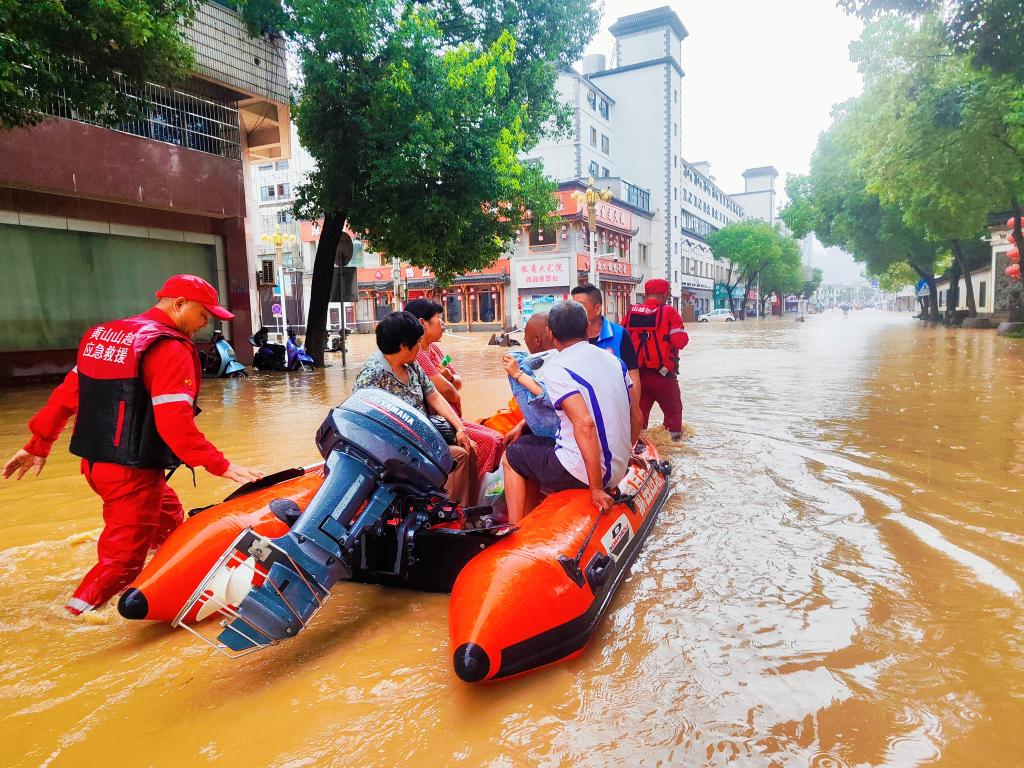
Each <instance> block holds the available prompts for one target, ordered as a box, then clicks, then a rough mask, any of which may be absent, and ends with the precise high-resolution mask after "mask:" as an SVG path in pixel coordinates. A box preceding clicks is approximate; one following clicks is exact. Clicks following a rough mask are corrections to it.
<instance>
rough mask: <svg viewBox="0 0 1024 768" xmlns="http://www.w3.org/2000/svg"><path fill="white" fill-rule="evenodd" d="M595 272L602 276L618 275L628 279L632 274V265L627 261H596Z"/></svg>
mask: <svg viewBox="0 0 1024 768" xmlns="http://www.w3.org/2000/svg"><path fill="white" fill-rule="evenodd" d="M597 271H598V272H600V273H601V274H602V275H619V276H621V277H630V276H632V274H633V265H632V264H630V263H629V262H628V261H615V260H613V259H598V260H597Z"/></svg>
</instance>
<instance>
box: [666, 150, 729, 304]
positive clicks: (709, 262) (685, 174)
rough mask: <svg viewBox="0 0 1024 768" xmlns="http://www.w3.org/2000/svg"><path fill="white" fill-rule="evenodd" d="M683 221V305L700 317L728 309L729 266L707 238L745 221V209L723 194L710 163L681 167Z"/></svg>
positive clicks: (681, 210) (680, 271)
mask: <svg viewBox="0 0 1024 768" xmlns="http://www.w3.org/2000/svg"><path fill="white" fill-rule="evenodd" d="M681 166H682V167H681V171H680V175H681V179H680V189H681V190H682V193H681V197H682V199H681V204H680V220H681V228H682V233H683V242H682V244H681V254H680V259H679V274H680V280H679V283H680V290H681V291H682V296H681V299H682V301H683V303H687V304H692V305H693V307H694V313H695V314H697V315H700V314H702V313H704V312H708V311H710V310H711V309H717V308H719V307H727V306H729V289H728V286H727V285H726V281H727V279H728V276H729V264H728V262H727V261H725V260H722V259H716V258H715V256H714V254H713V253H712V252H711V248H710V247H709V246H708V244H707V242H706V238H707V236H708V235H710V234H711V233H712V232H715V231H717V230H719V229H721V228H722V227H724V226H726V225H727V224H731V223H732V222H734V221H739V220H740V219H742V218H744V217H745V213H744V210H743V208H742V206H740V205H739V203H737V202H736V201H735V200H733V199H732V198H731V197H730V196H729V195H727V194H726V193H725V192H723V191H722V190H721V188H720V187H719V186H718V185H717V184H716V183H715V177H714V176H712V175H711V164H710V163H708V162H707V161H701V162H696V163H690V162H687V161H685V160H684V161H682V163H681Z"/></svg>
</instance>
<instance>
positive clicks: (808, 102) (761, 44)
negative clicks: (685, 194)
mask: <svg viewBox="0 0 1024 768" xmlns="http://www.w3.org/2000/svg"><path fill="white" fill-rule="evenodd" d="M666 4H668V5H670V6H671V8H672V9H673V10H674V11H675V12H676V13H677V14H678V15H679V18H680V19H681V20H682V22H683V25H684V26H685V27H686V29H687V31H688V32H689V36H688V37H687V38H686V39H685V40H684V41H683V62H682V64H683V71H684V72H685V74H686V76H685V77H684V78H683V92H682V99H683V125H682V131H683V156H684V157H685V158H686V159H687V160H690V161H697V160H707V161H709V162H710V163H711V172H712V174H713V175H714V176H715V177H716V180H717V183H718V185H719V186H720V187H721V188H722V189H723V190H724V191H725V192H741V191H743V178H742V176H741V175H740V174H741V173H742V172H743V170H744V169H745V168H753V167H757V166H762V165H773V166H775V168H776V169H778V171H779V179H778V182H777V184H778V186H777V189H778V190H779V192H780V193H781V192H782V187H783V184H784V183H785V178H786V174H788V173H806V172H807V169H808V162H809V161H810V157H811V152H812V151H813V150H814V146H815V144H816V143H817V140H818V134H819V133H821V132H822V131H824V130H825V129H826V128H828V126H829V124H830V117H829V116H830V112H831V109H832V105H833V104H835V103H837V102H841V101H845V100H846V99H848V98H850V97H851V96H856V95H857V94H859V93H860V91H861V80H860V75H859V74H858V73H857V70H856V67H855V66H854V65H853V64H851V63H850V56H849V45H850V43H851V42H853V41H854V40H856V39H857V38H858V37H859V36H860V32H861V24H860V22H859V21H857V20H856V19H851V18H850V17H848V16H847V15H846V14H845V13H843V12H842V11H840V10H839V9H838V8H837V7H836V5H835V0H775V1H774V2H769V0H710V1H709V0H693V1H692V2H681V1H680V0H672V1H671V2H668V3H666V2H664V0H605V3H604V18H603V20H602V22H601V31H600V33H599V34H598V35H597V37H596V38H595V39H594V41H593V42H592V43H591V46H590V48H589V49H588V51H587V52H588V53H604V54H606V55H609V57H610V54H611V51H612V37H611V35H610V34H608V31H607V30H608V27H609V26H610V25H611V24H612V23H614V22H615V20H616V19H618V18H619V17H620V16H626V15H629V14H631V13H637V12H639V11H645V10H649V9H652V8H658V7H661V6H663V5H666ZM815 261H816V262H821V263H815V266H821V267H823V268H824V269H825V271H826V275H825V279H826V281H828V282H847V281H849V280H853V279H856V278H857V276H858V275H859V274H860V267H859V266H856V265H854V264H853V263H852V260H850V259H848V258H847V259H843V258H841V257H837V256H835V255H834V254H830V255H829V256H828V258H825V257H824V256H822V258H820V259H816V260H815Z"/></svg>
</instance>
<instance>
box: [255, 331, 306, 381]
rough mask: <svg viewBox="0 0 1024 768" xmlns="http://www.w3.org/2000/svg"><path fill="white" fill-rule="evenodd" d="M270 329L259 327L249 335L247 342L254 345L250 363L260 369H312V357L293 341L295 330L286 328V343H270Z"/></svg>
mask: <svg viewBox="0 0 1024 768" xmlns="http://www.w3.org/2000/svg"><path fill="white" fill-rule="evenodd" d="M269 338H270V330H269V329H268V328H266V327H263V328H260V329H259V330H258V331H256V333H254V334H253V335H252V336H250V337H249V343H250V344H252V345H253V346H254V347H256V355H255V357H254V358H253V361H252V364H253V367H255V368H256V369H257V370H260V371H312V370H313V367H314V363H313V358H312V357H310V356H309V353H307V352H306V350H305V349H304V348H303V347H301V346H300V345H298V344H296V343H295V331H293V330H292V329H291V328H289V329H288V341H287V344H271V343H269V341H268V339H269Z"/></svg>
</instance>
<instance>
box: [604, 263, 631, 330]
mask: <svg viewBox="0 0 1024 768" xmlns="http://www.w3.org/2000/svg"><path fill="white" fill-rule="evenodd" d="M596 267H597V281H598V287H599V288H600V289H601V293H602V295H603V296H604V305H603V306H604V316H605V317H607V318H608V319H609V320H611V321H612V322H613V323H621V322H622V321H623V320H625V319H626V315H627V314H628V313H629V307H630V305H631V304H632V303H633V291H634V290H635V289H636V286H637V283H639V282H640V278H638V277H633V265H632V264H630V263H629V262H628V261H617V260H613V259H600V258H599V259H598V260H597V264H596Z"/></svg>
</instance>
